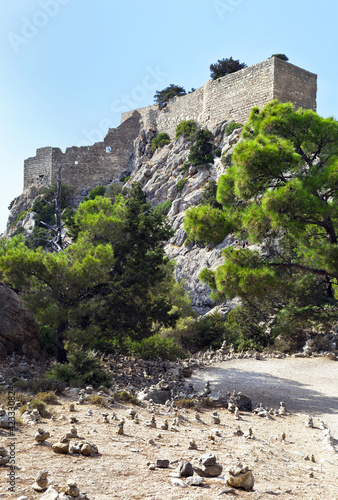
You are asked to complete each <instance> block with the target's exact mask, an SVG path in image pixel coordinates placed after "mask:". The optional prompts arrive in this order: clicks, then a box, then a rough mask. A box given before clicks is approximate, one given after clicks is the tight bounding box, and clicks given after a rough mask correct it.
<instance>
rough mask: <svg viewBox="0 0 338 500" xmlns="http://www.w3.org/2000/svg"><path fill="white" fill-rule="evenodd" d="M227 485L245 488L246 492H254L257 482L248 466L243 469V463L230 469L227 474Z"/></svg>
mask: <svg viewBox="0 0 338 500" xmlns="http://www.w3.org/2000/svg"><path fill="white" fill-rule="evenodd" d="M226 480H227V483H228V484H229V485H230V486H233V487H234V488H243V489H244V490H245V491H250V490H252V488H253V486H254V484H255V480H254V476H253V474H252V471H251V470H249V467H248V466H245V467H243V465H242V464H241V463H238V464H236V465H235V466H233V467H230V469H229V470H228V474H227V478H226Z"/></svg>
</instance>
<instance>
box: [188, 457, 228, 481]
mask: <svg viewBox="0 0 338 500" xmlns="http://www.w3.org/2000/svg"><path fill="white" fill-rule="evenodd" d="M199 461H200V464H201V467H194V471H195V472H196V473H197V474H198V475H199V476H202V477H217V476H220V475H221V473H222V470H223V467H222V466H221V465H220V464H219V463H217V461H216V456H215V455H214V454H213V453H205V454H204V455H202V456H201V458H200V460H199Z"/></svg>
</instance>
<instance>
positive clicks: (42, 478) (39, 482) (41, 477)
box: [32, 470, 49, 493]
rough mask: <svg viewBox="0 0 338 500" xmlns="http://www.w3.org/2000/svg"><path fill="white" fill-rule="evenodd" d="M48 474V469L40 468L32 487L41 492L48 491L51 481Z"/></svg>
mask: <svg viewBox="0 0 338 500" xmlns="http://www.w3.org/2000/svg"><path fill="white" fill-rule="evenodd" d="M47 476H48V471H46V470H40V472H39V473H38V475H37V477H36V479H35V483H34V484H33V485H32V488H33V490H34V491H37V492H39V493H42V492H43V491H46V489H47V488H48V482H49V481H48V479H47Z"/></svg>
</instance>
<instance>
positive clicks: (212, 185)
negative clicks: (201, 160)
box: [200, 180, 222, 209]
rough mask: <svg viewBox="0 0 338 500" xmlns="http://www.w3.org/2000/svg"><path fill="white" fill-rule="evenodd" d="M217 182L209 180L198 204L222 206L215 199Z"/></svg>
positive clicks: (213, 206) (214, 206)
mask: <svg viewBox="0 0 338 500" xmlns="http://www.w3.org/2000/svg"><path fill="white" fill-rule="evenodd" d="M216 193H217V184H216V181H214V180H211V181H209V182H208V184H207V185H206V186H205V187H204V189H203V193H202V197H201V199H200V205H210V206H211V207H212V208H219V209H221V208H222V205H221V204H220V203H218V201H217V200H216Z"/></svg>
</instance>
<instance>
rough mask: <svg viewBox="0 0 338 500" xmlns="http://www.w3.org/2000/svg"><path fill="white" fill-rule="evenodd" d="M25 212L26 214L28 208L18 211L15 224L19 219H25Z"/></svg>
mask: <svg viewBox="0 0 338 500" xmlns="http://www.w3.org/2000/svg"><path fill="white" fill-rule="evenodd" d="M27 214H28V210H23V211H22V212H19V213H18V215H17V216H16V220H15V224H16V223H17V222H19V221H20V220H23V219H25V217H26V215H27Z"/></svg>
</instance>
